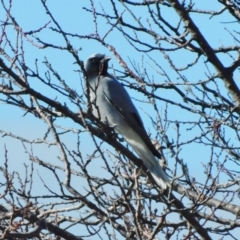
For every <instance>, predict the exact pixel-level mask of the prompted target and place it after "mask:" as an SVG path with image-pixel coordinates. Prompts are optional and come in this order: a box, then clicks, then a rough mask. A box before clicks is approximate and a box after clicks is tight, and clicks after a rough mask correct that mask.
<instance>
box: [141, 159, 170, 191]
mask: <svg viewBox="0 0 240 240" xmlns="http://www.w3.org/2000/svg"><path fill="white" fill-rule="evenodd" d="M144 162H145V164H146V166H147V168H148V170H149V172H150V173H151V175H152V176H153V178H154V180H155V182H156V183H157V184H158V185H159V186H160V187H161V188H163V189H166V188H167V187H170V180H169V178H168V176H167V174H166V173H165V172H164V170H163V169H162V167H161V166H160V164H159V162H158V161H156V160H155V158H154V160H153V159H151V161H150V160H149V159H148V160H146V159H145V161H144Z"/></svg>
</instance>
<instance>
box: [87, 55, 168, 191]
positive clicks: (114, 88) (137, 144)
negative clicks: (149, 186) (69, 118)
mask: <svg viewBox="0 0 240 240" xmlns="http://www.w3.org/2000/svg"><path fill="white" fill-rule="evenodd" d="M109 60H110V57H107V56H105V55H104V54H93V55H91V56H90V57H88V59H87V60H86V61H85V63H84V68H85V70H86V74H87V78H88V81H89V88H90V91H89V92H90V101H91V103H92V112H93V115H94V116H95V117H97V118H99V119H100V120H101V121H102V122H105V123H106V122H107V123H108V124H109V126H111V127H113V128H114V130H115V131H116V132H118V133H119V134H121V135H122V136H123V138H124V139H125V141H126V142H127V143H128V144H129V145H130V146H131V147H132V149H133V150H134V151H135V152H136V153H137V154H138V156H139V157H140V158H141V159H142V160H143V162H144V164H145V165H146V167H147V168H148V170H149V171H150V173H151V174H152V176H153V178H154V179H155V181H156V183H157V184H158V185H159V186H160V187H162V188H163V189H166V188H167V186H170V180H169V178H168V176H167V175H166V173H165V172H164V171H163V169H162V168H161V166H160V165H159V162H158V161H157V160H156V158H155V156H156V157H157V158H160V159H161V154H160V153H159V152H158V151H157V150H156V149H155V147H154V146H153V144H152V142H151V140H150V139H149V137H148V135H147V132H146V130H145V128H144V126H143V122H142V119H141V117H140V115H139V113H138V111H137V109H136V107H135V106H134V104H133V102H132V100H131V98H130V97H129V95H128V93H127V91H126V90H125V88H124V87H123V86H122V84H121V83H119V82H118V80H116V79H115V78H114V77H113V76H112V75H110V74H109V73H108V61H109Z"/></svg>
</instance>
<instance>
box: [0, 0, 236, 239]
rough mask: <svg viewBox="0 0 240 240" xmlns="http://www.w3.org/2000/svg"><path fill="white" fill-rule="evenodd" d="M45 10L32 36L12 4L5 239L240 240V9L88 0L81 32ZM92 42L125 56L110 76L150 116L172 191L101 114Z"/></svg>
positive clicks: (8, 6) (6, 41) (187, 2)
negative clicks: (94, 91)
mask: <svg viewBox="0 0 240 240" xmlns="http://www.w3.org/2000/svg"><path fill="white" fill-rule="evenodd" d="M38 2H39V3H41V8H42V10H44V11H42V12H44V13H45V15H44V18H43V19H45V20H44V21H45V22H44V23H43V24H42V25H41V26H40V25H39V27H38V28H36V29H25V28H24V27H23V26H22V25H21V24H20V22H21V21H20V20H21V19H18V18H17V17H16V16H15V11H14V10H13V9H14V4H16V3H15V1H12V0H8V1H7V0H6V1H4V0H1V8H2V10H3V11H4V13H5V15H1V33H0V77H1V85H0V101H1V110H0V111H1V118H2V119H3V116H4V115H8V114H9V115H11V114H10V113H11V112H14V111H18V113H19V115H18V116H19V118H16V119H14V125H15V126H17V128H16V127H13V126H12V127H11V129H8V128H3V126H5V125H3V123H2V124H1V125H0V133H1V135H2V139H1V142H0V143H1V144H0V148H1V150H4V151H1V156H0V158H1V166H0V171H1V177H0V189H1V190H0V222H1V224H0V232H1V239H71V240H72V239H73V240H74V239H148V240H150V239H239V231H240V230H239V229H240V220H239V215H240V204H239V196H240V195H239V185H240V184H239V183H240V179H239V177H240V166H239V165H240V162H239V159H240V144H239V143H240V135H239V128H240V124H239V114H240V91H239V84H238V81H239V64H240V40H239V39H240V31H239V21H240V10H239V5H240V4H239V1H237V0H236V1H233V0H232V1H230V0H215V1H214V0H212V1H211V5H210V4H209V5H208V3H206V1H200V2H201V4H200V5H198V4H199V3H198V2H199V1H194V0H182V1H180V0H139V1H128V0H119V1H117V0H105V1H99V2H100V3H97V2H96V1H94V0H89V1H84V2H85V7H84V8H83V9H81V10H79V11H80V13H79V18H81V14H83V13H84V14H88V15H89V19H91V23H88V22H87V23H86V22H84V19H81V22H82V25H81V26H79V31H78V32H73V31H69V30H68V29H66V27H63V26H62V19H59V18H58V17H56V16H55V14H54V9H53V8H51V7H49V2H48V1H46V0H39V1H38ZM203 2H205V3H203ZM213 2H214V4H213ZM66 4H67V3H66ZM106 6H107V7H106ZM106 9H108V11H106ZM109 9H111V11H109ZM29 11H30V10H29ZM39 11H40V10H39ZM60 20H61V21H60ZM33 21H34V19H33ZM68 23H69V24H70V23H71V20H70V22H69V19H68ZM84 24H89V29H88V31H89V32H88V33H87V34H85V33H84V34H82V28H83V25H84ZM103 24H104V28H103ZM214 24H215V25H214ZM92 26H93V27H92ZM212 26H215V27H212ZM209 27H210V28H211V29H210V30H209V29H208V28H209ZM207 30H208V33H206V32H207ZM219 31H223V32H224V34H225V35H224V37H227V38H228V39H231V42H229V43H228V44H226V43H225V42H224V39H219V36H218V33H219ZM209 33H210V34H212V35H211V38H210V36H209ZM53 35H54V36H55V37H56V36H57V39H59V42H57V43H56V42H53V41H52V40H51V37H52V36H53ZM212 39H214V42H211V41H212ZM86 40H87V41H88V43H87V44H86ZM92 45H94V46H99V49H100V48H101V49H105V52H107V53H109V54H111V56H112V57H113V58H115V60H116V61H117V63H118V64H114V65H113V66H114V67H112V68H111V69H110V71H111V72H112V74H113V75H115V76H116V77H117V78H118V79H119V81H121V82H122V84H123V85H124V86H125V88H126V89H127V90H128V91H129V92H130V94H131V95H132V96H134V100H135V104H136V105H137V107H138V108H139V110H140V112H141V115H142V116H144V115H145V116H144V119H146V121H147V122H146V123H145V127H146V128H147V131H148V133H149V136H150V137H151V139H153V141H154V142H155V143H156V144H155V145H156V148H157V149H158V150H159V151H160V152H161V154H162V155H163V156H164V159H163V160H164V161H162V162H161V164H163V165H164V167H165V168H166V172H167V174H168V175H169V177H170V179H171V180H172V187H171V189H167V190H165V191H163V190H162V189H160V188H159V187H158V186H157V185H156V184H155V182H154V180H153V179H152V177H151V175H150V174H149V173H148V171H147V169H146V167H145V166H144V164H143V163H142V161H141V160H140V159H138V158H137V156H136V155H135V154H134V152H132V151H131V149H129V148H128V146H127V145H126V143H125V142H124V140H123V139H122V137H121V136H119V135H117V134H116V133H115V132H114V130H113V129H111V128H109V127H108V126H107V125H105V124H103V123H101V122H100V121H99V120H98V119H97V118H94V117H93V115H92V114H91V104H90V102H89V99H88V90H87V84H86V83H87V76H86V74H85V70H84V66H83V60H84V59H83V58H82V52H83V51H84V52H87V53H88V54H89V55H90V54H91V53H93V52H91V51H90V50H91V46H92ZM79 46H89V47H88V48H87V49H86V48H84V47H83V48H82V49H81V48H79ZM119 46H120V47H119ZM125 47H128V48H129V49H131V52H129V54H128V55H126V54H123V52H124V51H123V48H125ZM30 49H34V51H35V52H36V53H37V54H39V55H37V56H34V58H35V62H33V61H31V60H29V58H28V57H29V56H31V54H33V53H32V52H31V51H30ZM35 52H34V54H35ZM100 52H102V51H100ZM53 54H54V55H57V56H59V61H61V62H63V63H64V66H65V67H64V72H65V73H66V75H64V76H63V75H62V69H58V68H56V66H57V64H56V63H55V62H51V60H49V59H51V56H52V55H53ZM136 56H137V57H136ZM68 63H71V64H68ZM70 72H71V76H74V77H75V79H74V80H73V79H71V80H70V79H68V78H67V76H68V75H70ZM73 82H74V83H73ZM140 105H141V107H139V106H140ZM20 110H21V111H20ZM20 113H21V116H20ZM0 121H1V119H0ZM29 122H30V123H31V124H29ZM22 124H26V125H28V124H29V132H21V131H20V130H21V127H22ZM31 126H33V127H31ZM31 129H34V131H33V130H31ZM5 141H7V143H6V142H5ZM4 143H5V144H4ZM18 143H21V148H20V146H19V145H18V147H17V148H16V147H15V146H16V144H18ZM14 147H15V148H16V149H17V150H16V151H18V152H17V153H16V154H15V155H14V156H12V155H11V153H12V152H14V151H15V150H14ZM20 149H22V150H20ZM19 166H21V167H20V168H19Z"/></svg>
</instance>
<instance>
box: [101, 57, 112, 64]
mask: <svg viewBox="0 0 240 240" xmlns="http://www.w3.org/2000/svg"><path fill="white" fill-rule="evenodd" d="M110 59H111V58H110V57H107V56H105V57H104V58H103V59H102V61H101V62H103V63H107V62H108V61H109V60H110Z"/></svg>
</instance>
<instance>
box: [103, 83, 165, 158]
mask: <svg viewBox="0 0 240 240" xmlns="http://www.w3.org/2000/svg"><path fill="white" fill-rule="evenodd" d="M115 81H117V80H115ZM109 88H110V89H109ZM109 88H108V89H107V91H104V96H105V98H106V100H107V101H108V102H109V103H110V104H111V105H112V106H113V107H114V108H115V109H116V111H117V112H118V113H119V114H120V115H121V116H122V118H123V119H124V120H125V121H126V122H127V123H128V124H129V126H131V128H132V129H133V130H134V131H135V132H136V133H137V134H138V135H139V136H140V137H141V138H142V139H143V141H144V143H145V144H146V146H147V147H148V148H149V149H150V150H151V152H152V153H153V155H155V156H156V157H158V158H161V154H160V153H159V152H158V151H157V150H156V148H155V147H154V146H153V144H152V142H151V140H150V138H149V137H148V135H147V133H146V131H145V129H144V126H143V123H142V120H141V118H140V116H139V113H138V111H137V109H136V108H135V106H134V105H133V103H132V100H131V99H130V97H129V95H128V93H127V92H126V90H125V89H124V88H123V86H122V85H121V84H120V83H119V82H111V83H110V86H109Z"/></svg>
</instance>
